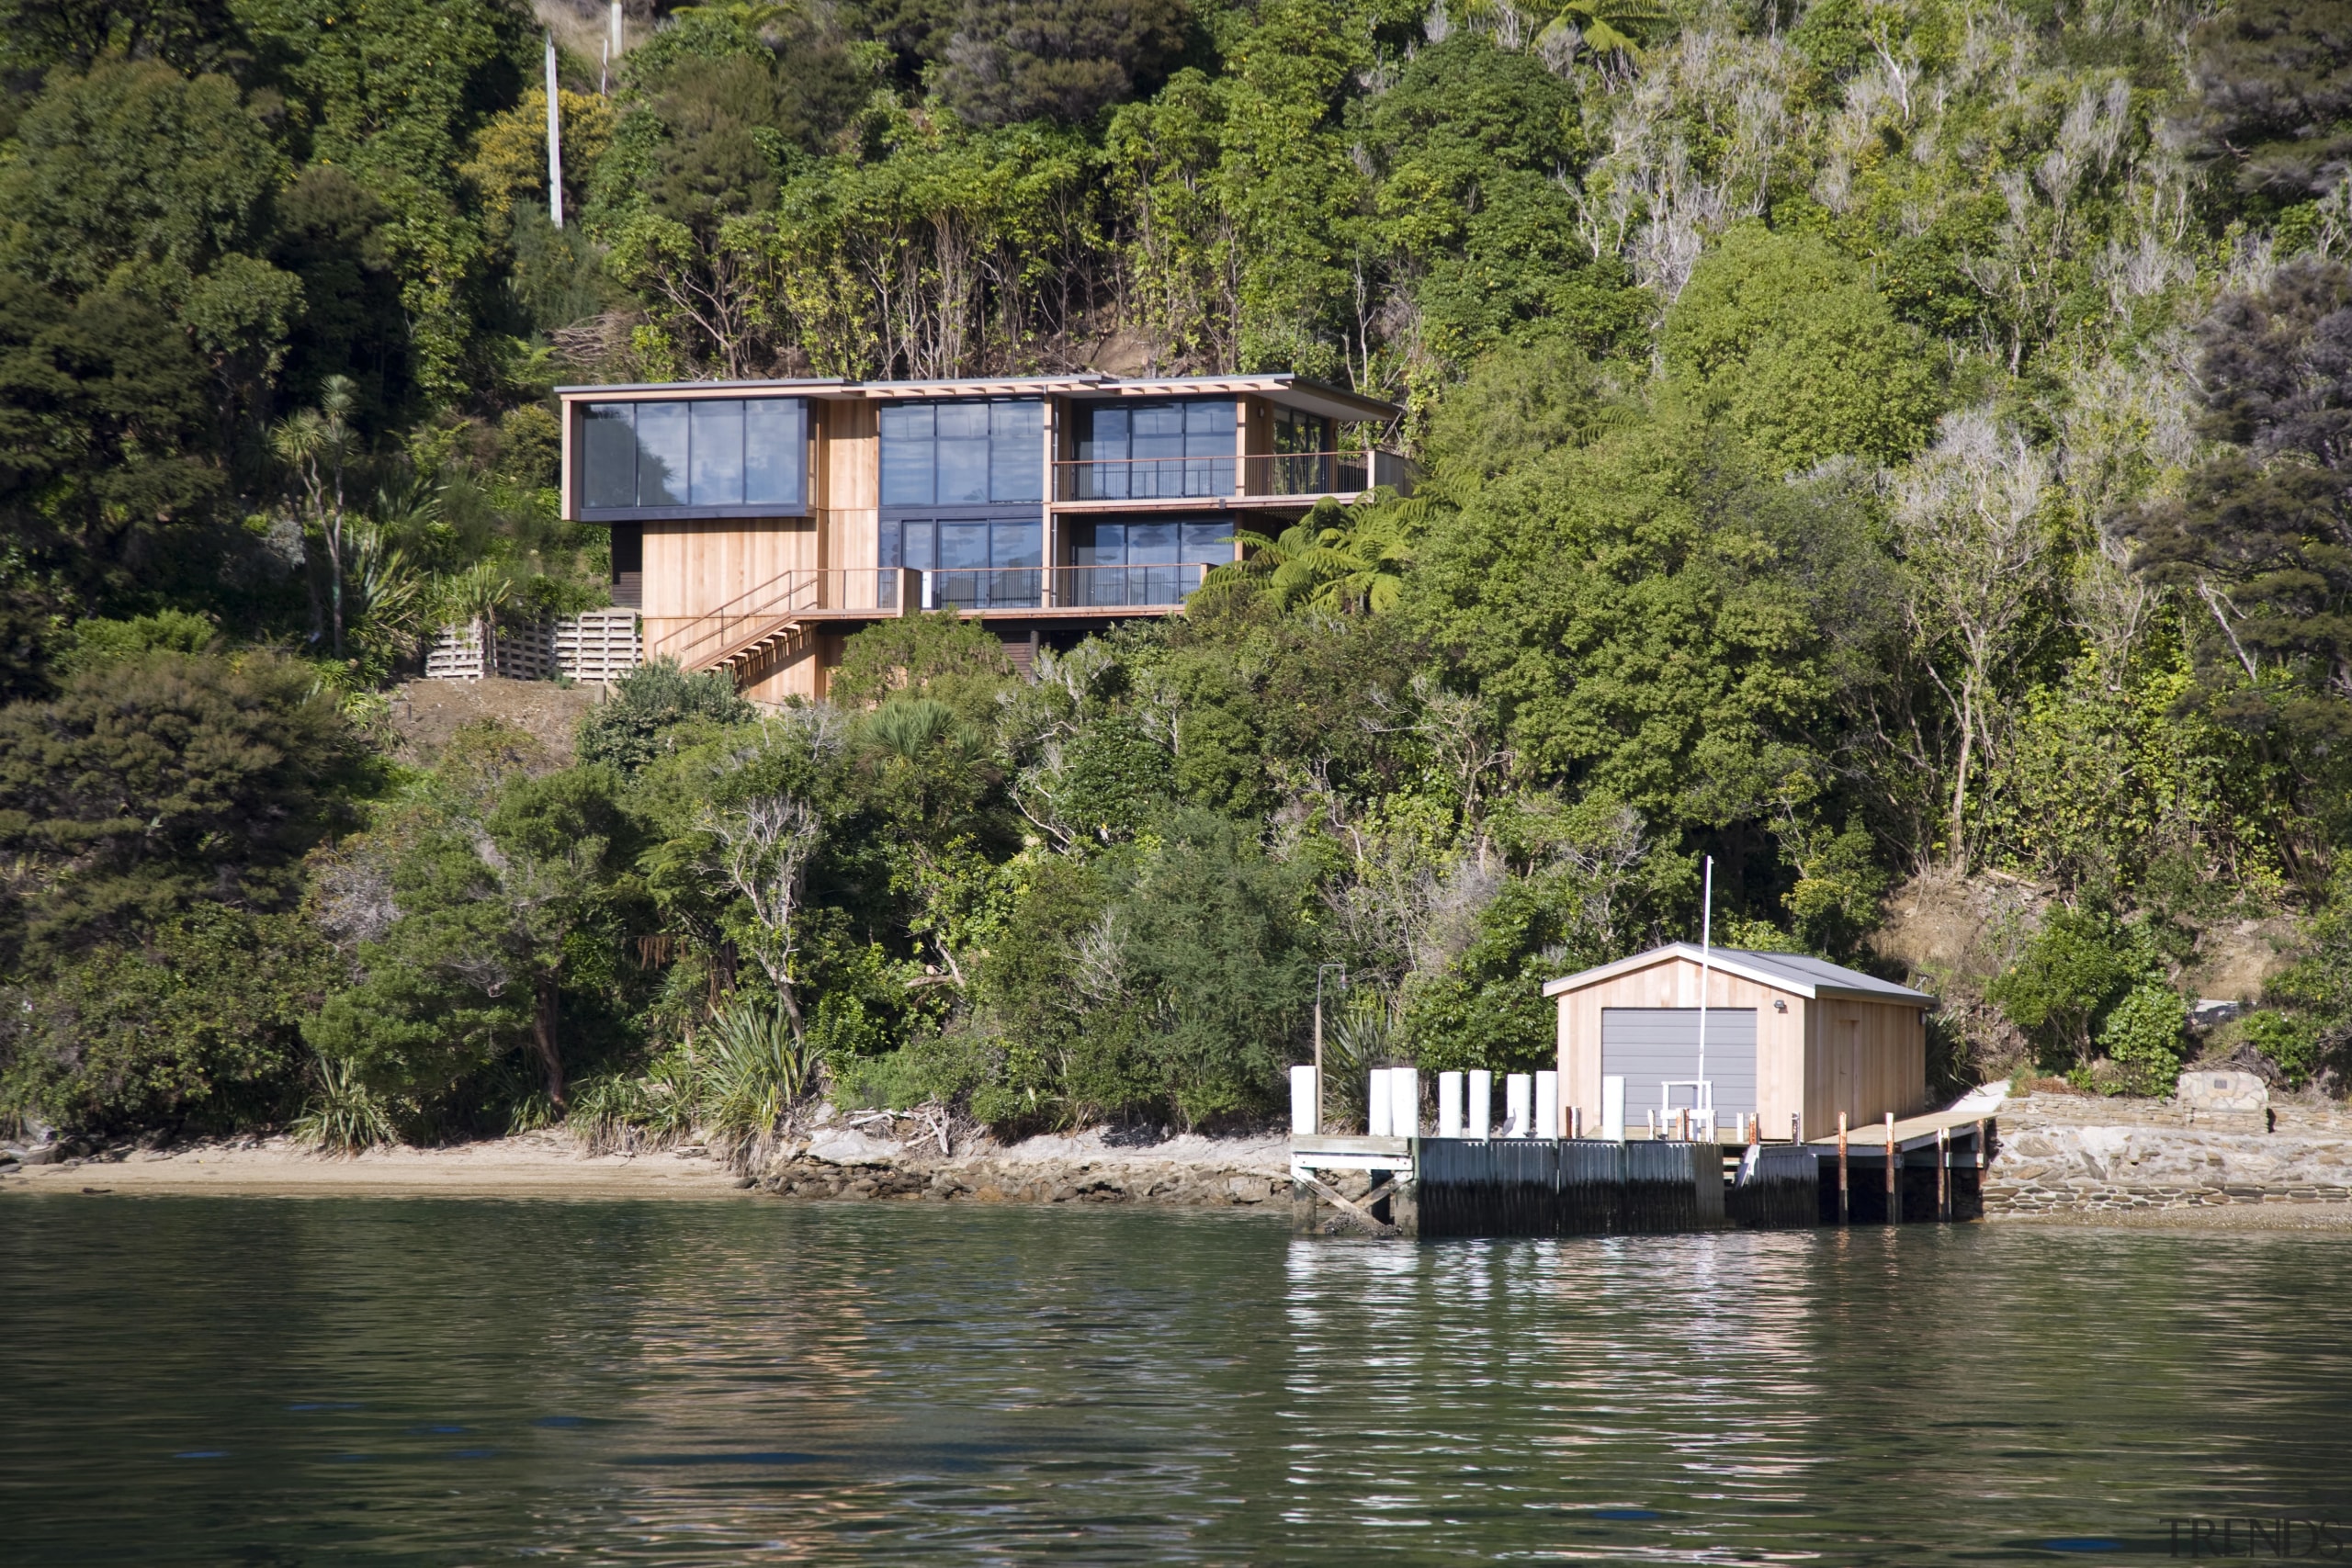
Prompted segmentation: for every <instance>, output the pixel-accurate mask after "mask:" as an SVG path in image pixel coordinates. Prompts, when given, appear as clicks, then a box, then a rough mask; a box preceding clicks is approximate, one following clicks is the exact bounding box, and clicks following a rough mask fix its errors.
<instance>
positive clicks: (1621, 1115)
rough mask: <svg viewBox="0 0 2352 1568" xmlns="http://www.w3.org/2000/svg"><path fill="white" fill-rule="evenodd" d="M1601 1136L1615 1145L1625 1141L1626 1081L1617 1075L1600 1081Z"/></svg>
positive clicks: (1612, 1074)
mask: <svg viewBox="0 0 2352 1568" xmlns="http://www.w3.org/2000/svg"><path fill="white" fill-rule="evenodd" d="M1600 1135H1601V1136H1602V1137H1604V1138H1607V1139H1608V1140H1609V1141H1610V1142H1611V1143H1613V1144H1622V1143H1623V1142H1624V1141H1625V1080H1624V1078H1623V1077H1622V1076H1620V1075H1618V1074H1616V1073H1611V1074H1610V1075H1609V1076H1608V1077H1605V1078H1603V1079H1601V1080H1600Z"/></svg>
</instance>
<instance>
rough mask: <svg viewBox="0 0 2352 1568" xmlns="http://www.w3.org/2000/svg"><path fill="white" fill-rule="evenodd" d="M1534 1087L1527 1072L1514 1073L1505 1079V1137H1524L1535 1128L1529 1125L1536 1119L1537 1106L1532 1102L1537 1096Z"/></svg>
mask: <svg viewBox="0 0 2352 1568" xmlns="http://www.w3.org/2000/svg"><path fill="white" fill-rule="evenodd" d="M1533 1088H1534V1084H1533V1081H1532V1079H1530V1078H1529V1077H1528V1076H1527V1075H1526V1074H1525V1073H1512V1074H1510V1076H1509V1077H1505V1078H1504V1079H1503V1114H1504V1116H1505V1117H1506V1118H1507V1120H1506V1121H1505V1122H1504V1130H1503V1136H1504V1137H1506V1138H1524V1137H1526V1136H1527V1135H1528V1134H1529V1133H1530V1132H1532V1130H1533V1129H1532V1127H1531V1126H1530V1125H1529V1124H1530V1123H1531V1122H1533V1121H1534V1120H1535V1115H1534V1111H1535V1107H1534V1106H1533V1105H1532V1103H1530V1102H1531V1101H1532V1100H1533V1099H1534V1098H1535V1097H1534V1095H1533V1093H1532V1092H1531V1091H1532V1089H1533Z"/></svg>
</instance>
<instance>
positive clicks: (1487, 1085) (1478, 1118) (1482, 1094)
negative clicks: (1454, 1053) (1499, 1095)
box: [1463, 1067, 1495, 1138]
mask: <svg viewBox="0 0 2352 1568" xmlns="http://www.w3.org/2000/svg"><path fill="white" fill-rule="evenodd" d="M1463 1135H1464V1137H1471V1138H1491V1137H1493V1136H1494V1135H1495V1075H1494V1074H1492V1073H1490V1072H1488V1071H1487V1069H1486V1068H1484V1067H1473V1068H1471V1069H1470V1122H1469V1126H1468V1128H1467V1130H1466V1131H1465V1132H1464V1134H1463Z"/></svg>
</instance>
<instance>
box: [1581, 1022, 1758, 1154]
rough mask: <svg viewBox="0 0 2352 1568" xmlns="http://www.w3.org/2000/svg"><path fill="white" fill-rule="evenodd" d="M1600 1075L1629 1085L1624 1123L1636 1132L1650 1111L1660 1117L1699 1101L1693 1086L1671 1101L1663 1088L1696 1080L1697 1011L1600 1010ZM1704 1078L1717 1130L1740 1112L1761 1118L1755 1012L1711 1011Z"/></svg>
mask: <svg viewBox="0 0 2352 1568" xmlns="http://www.w3.org/2000/svg"><path fill="white" fill-rule="evenodd" d="M1600 1075H1601V1077H1623V1079H1624V1080H1625V1124H1626V1125H1627V1126H1629V1127H1639V1126H1641V1125H1642V1124H1643V1122H1645V1120H1646V1117H1647V1113H1648V1112H1650V1111H1657V1112H1659V1113H1660V1114H1661V1115H1662V1114H1664V1113H1665V1112H1666V1111H1669V1110H1680V1109H1681V1108H1683V1107H1685V1106H1690V1105H1692V1104H1694V1103H1695V1102H1694V1100H1692V1097H1691V1090H1690V1089H1688V1088H1680V1089H1675V1090H1674V1091H1673V1093H1674V1100H1673V1104H1672V1105H1668V1103H1667V1101H1666V1097H1665V1089H1664V1086H1665V1085H1667V1084H1668V1083H1677V1084H1688V1083H1689V1082H1690V1081H1691V1079H1693V1078H1696V1077H1699V1010H1698V1009H1697V1008H1603V1009H1601V1010H1600ZM1706 1076H1707V1081H1708V1082H1710V1083H1712V1084H1713V1085H1714V1086H1715V1093H1714V1100H1715V1121H1716V1122H1717V1124H1718V1125H1720V1124H1721V1123H1723V1122H1726V1121H1728V1120H1729V1119H1730V1118H1731V1117H1733V1116H1734V1115H1737V1114H1747V1115H1751V1116H1752V1115H1754V1114H1755V1113H1756V1010H1755V1009H1754V1008H1709V1009H1708V1010H1707V1072H1706Z"/></svg>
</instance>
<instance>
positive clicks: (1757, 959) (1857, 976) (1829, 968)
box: [1544, 942, 1936, 1007]
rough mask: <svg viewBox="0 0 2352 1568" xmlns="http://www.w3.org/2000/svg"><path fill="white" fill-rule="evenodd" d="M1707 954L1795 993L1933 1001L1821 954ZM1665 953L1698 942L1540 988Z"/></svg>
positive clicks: (1554, 988)
mask: <svg viewBox="0 0 2352 1568" xmlns="http://www.w3.org/2000/svg"><path fill="white" fill-rule="evenodd" d="M1706 956H1707V959H1708V961H1709V962H1711V963H1713V965H1714V966H1715V967H1716V968H1718V969H1721V970H1724V972H1725V973H1727V974H1733V975H1741V976H1746V977H1747V978H1748V979H1751V980H1754V981H1755V982H1757V983H1758V985H1764V986H1771V987H1777V988H1778V989H1781V990H1783V991H1788V992H1791V993H1792V994H1794V995H1796V996H1800V997H1845V998H1858V999H1861V1000H1867V1001H1887V1002H1911V1003H1915V1004H1917V1005H1918V1006H1920V1007H1933V1006H1934V1005H1935V1001H1936V998H1933V997H1931V996H1929V995H1928V994H1927V993H1926V992H1925V991H1915V990H1913V989H1911V988H1910V987H1907V986H1898V985H1896V984H1895V983H1894V981H1892V980H1882V979H1880V978H1879V977H1878V976H1875V975H1865V974H1863V973H1862V972H1861V971H1860V970H1859V969H1849V968H1847V967H1846V966H1845V965H1844V964H1832V963H1830V962H1829V961H1828V960H1827V959H1826V958H1810V957H1807V956H1806V955H1805V954H1804V953H1757V952H1753V951H1751V950H1749V949H1747V948H1737V947H1718V948H1713V949H1712V950H1710V952H1709V953H1707V955H1706ZM1665 958H1687V959H1689V960H1690V961H1691V963H1693V964H1696V963H1698V962H1700V959H1701V954H1700V952H1699V944H1698V943H1697V942H1668V943H1667V944H1666V945H1665V946H1664V947H1654V948H1651V949H1650V950H1649V951H1648V952H1647V953H1634V954H1633V955H1632V956H1631V957H1628V958H1621V959H1619V960H1618V961H1617V962H1616V963H1614V964H1602V965H1600V967H1599V968H1597V969H1587V970H1584V971H1582V972H1581V973H1579V974H1575V975H1567V976H1562V977H1561V978H1559V979H1557V980H1550V981H1546V982H1545V983H1544V995H1545V996H1547V997H1556V996H1558V995H1559V994H1560V993H1561V992H1563V991H1580V990H1582V989H1584V988H1585V987H1587V986H1591V985H1596V984H1598V983H1600V981H1602V980H1608V979H1613V978H1614V977H1615V976H1619V975H1623V974H1626V973H1629V972H1630V971H1632V970H1635V969H1645V968H1647V967H1648V966H1649V965H1651V964H1656V963H1657V962H1658V961H1659V960H1660V959H1665Z"/></svg>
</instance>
